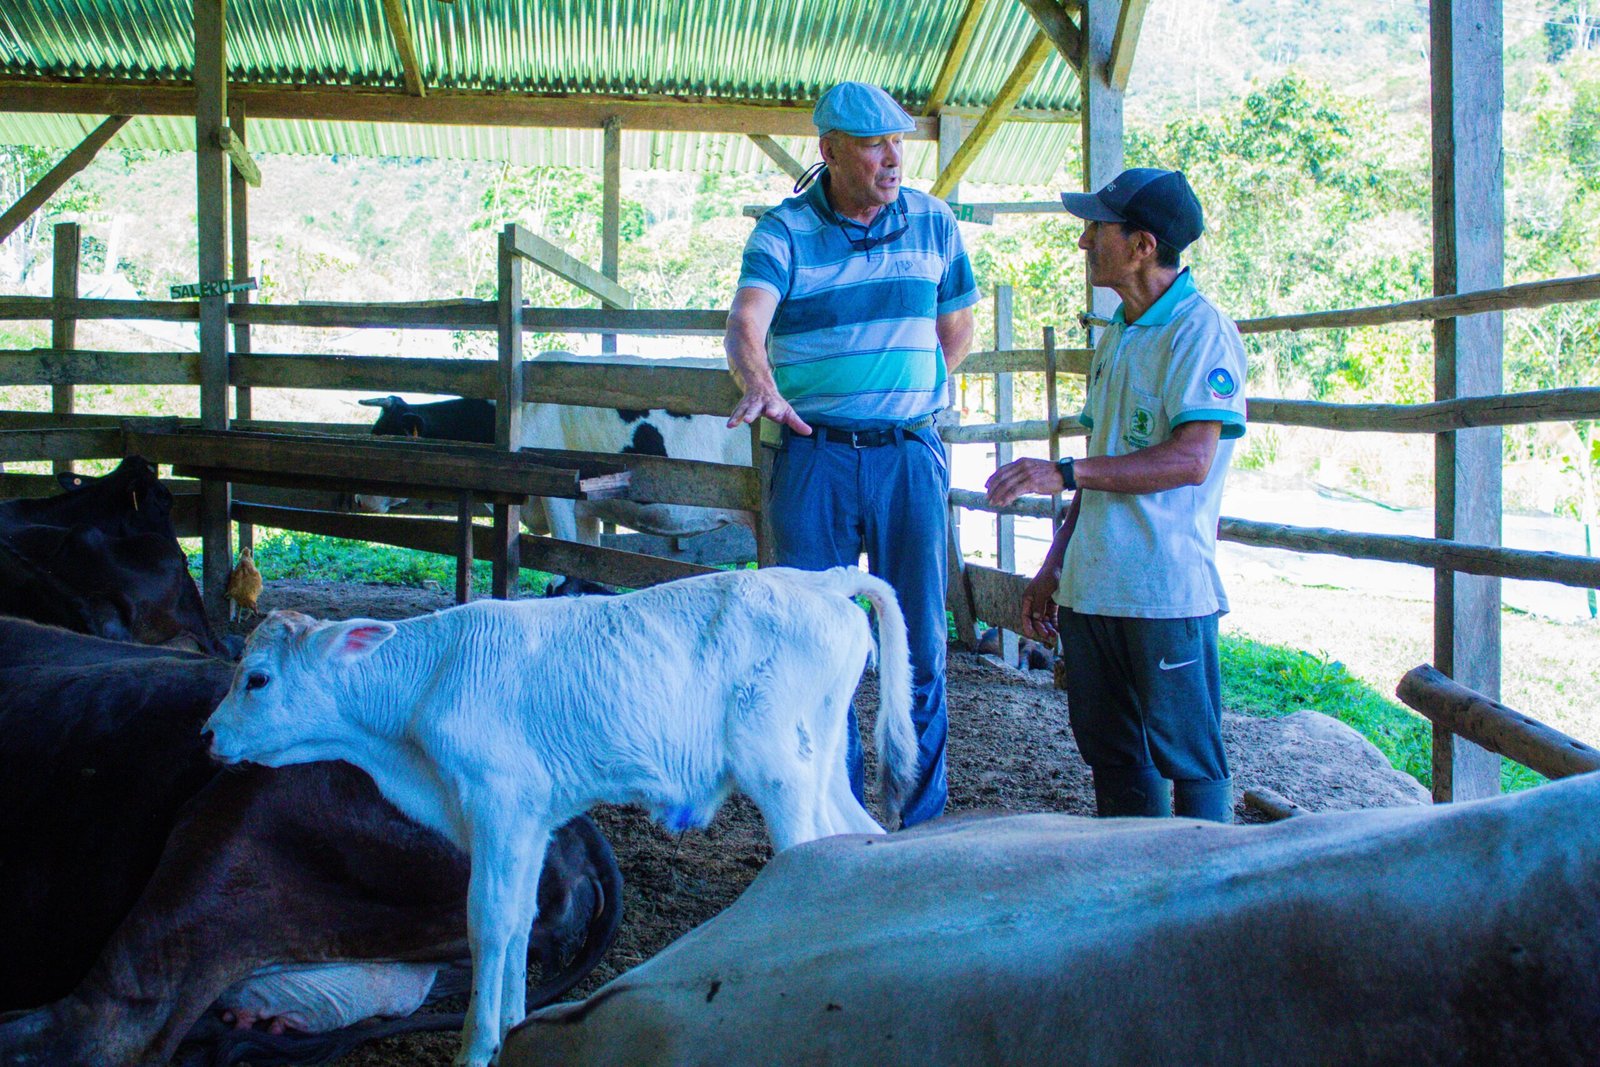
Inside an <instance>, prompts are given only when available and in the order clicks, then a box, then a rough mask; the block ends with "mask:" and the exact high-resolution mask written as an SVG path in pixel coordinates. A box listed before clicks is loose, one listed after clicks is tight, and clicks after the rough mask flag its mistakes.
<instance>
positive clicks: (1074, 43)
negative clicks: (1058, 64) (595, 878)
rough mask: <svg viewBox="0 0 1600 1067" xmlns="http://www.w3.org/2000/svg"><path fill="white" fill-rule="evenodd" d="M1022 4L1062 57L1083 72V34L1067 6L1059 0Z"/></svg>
mask: <svg viewBox="0 0 1600 1067" xmlns="http://www.w3.org/2000/svg"><path fill="white" fill-rule="evenodd" d="M1022 6H1023V7H1025V8H1027V9H1028V14H1030V15H1032V16H1033V21H1035V22H1037V23H1038V24H1039V29H1041V30H1043V31H1044V33H1045V34H1046V35H1047V36H1048V37H1049V38H1050V41H1051V43H1052V44H1054V45H1055V46H1056V51H1057V52H1060V53H1061V58H1062V59H1065V60H1066V61H1067V64H1068V65H1069V66H1071V67H1072V69H1073V70H1075V71H1078V72H1079V73H1080V74H1081V73H1082V71H1083V34H1082V33H1080V32H1079V31H1078V27H1077V26H1076V25H1075V24H1074V23H1073V21H1072V18H1071V16H1070V15H1068V14H1067V10H1066V8H1065V7H1063V6H1062V5H1061V4H1060V2H1059V0H1022Z"/></svg>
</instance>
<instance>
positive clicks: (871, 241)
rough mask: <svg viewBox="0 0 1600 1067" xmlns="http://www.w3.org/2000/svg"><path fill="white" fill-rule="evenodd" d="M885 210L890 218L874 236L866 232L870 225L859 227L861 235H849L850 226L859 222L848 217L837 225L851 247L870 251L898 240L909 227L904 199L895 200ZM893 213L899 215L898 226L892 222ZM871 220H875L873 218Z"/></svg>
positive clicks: (909, 222) (861, 250) (857, 224)
mask: <svg viewBox="0 0 1600 1067" xmlns="http://www.w3.org/2000/svg"><path fill="white" fill-rule="evenodd" d="M885 210H886V211H887V212H888V213H889V216H890V218H889V220H888V221H885V223H884V230H885V232H883V233H880V234H878V235H877V236H876V237H874V236H871V235H870V234H869V233H868V232H867V231H868V230H869V229H870V227H861V229H862V234H861V236H860V237H851V236H850V227H851V226H859V225H860V224H859V223H853V222H851V221H850V220H848V219H840V220H839V226H840V228H841V229H843V230H844V236H845V240H847V241H849V242H850V247H851V248H853V249H855V250H856V251H857V252H870V251H872V250H873V249H874V248H877V247H878V246H879V245H886V244H888V243H889V242H891V241H898V240H900V238H902V237H904V236H905V235H906V231H907V230H909V229H910V228H911V218H910V216H909V215H908V214H907V212H906V206H905V201H903V200H896V201H895V202H894V203H893V204H891V205H889V207H888V208H886V209H885ZM895 215H898V216H899V222H900V224H899V225H898V226H896V225H894V222H893V218H894V216H895ZM873 221H874V222H876V221H877V220H876V219H874V220H873Z"/></svg>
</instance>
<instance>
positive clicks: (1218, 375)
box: [1206, 367, 1239, 400]
mask: <svg viewBox="0 0 1600 1067" xmlns="http://www.w3.org/2000/svg"><path fill="white" fill-rule="evenodd" d="M1206 384H1207V385H1209V386H1210V387H1211V395H1212V396H1214V397H1216V398H1217V399H1218V400H1226V399H1228V397H1230V396H1232V395H1233V394H1234V393H1235V392H1237V391H1238V389H1239V386H1238V384H1237V383H1235V382H1234V380H1233V375H1231V374H1229V373H1228V370H1227V368H1226V367H1218V368H1217V369H1216V370H1214V371H1212V372H1211V373H1210V374H1208V375H1206Z"/></svg>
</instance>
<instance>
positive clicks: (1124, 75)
mask: <svg viewBox="0 0 1600 1067" xmlns="http://www.w3.org/2000/svg"><path fill="white" fill-rule="evenodd" d="M1149 7H1150V0H1122V13H1121V14H1120V15H1118V16H1117V35H1116V37H1114V38H1112V41H1111V63H1110V78H1109V79H1108V80H1109V81H1110V82H1111V88H1113V89H1115V90H1116V91H1117V92H1119V93H1124V92H1127V91H1128V78H1129V76H1130V75H1132V74H1133V53H1134V52H1135V51H1136V50H1137V49H1138V47H1139V31H1140V30H1141V29H1143V28H1144V13H1145V11H1146V10H1148V9H1149Z"/></svg>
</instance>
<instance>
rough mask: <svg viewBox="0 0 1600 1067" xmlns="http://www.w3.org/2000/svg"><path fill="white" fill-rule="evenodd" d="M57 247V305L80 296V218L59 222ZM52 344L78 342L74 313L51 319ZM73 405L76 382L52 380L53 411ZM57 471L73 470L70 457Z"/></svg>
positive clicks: (72, 345)
mask: <svg viewBox="0 0 1600 1067" xmlns="http://www.w3.org/2000/svg"><path fill="white" fill-rule="evenodd" d="M54 238H55V247H54V249H53V250H52V253H51V264H52V269H51V282H50V291H51V295H52V296H53V297H55V300H56V305H57V307H61V306H64V305H65V304H66V303H67V302H68V301H71V300H76V299H77V298H78V263H79V248H80V244H81V234H80V233H79V230H78V224H77V223H76V222H63V223H58V224H57V226H56V228H55V233H54ZM50 344H51V347H53V348H76V347H77V346H78V323H77V320H76V319H74V318H72V317H71V316H70V315H67V314H62V313H58V314H57V315H56V316H55V317H54V318H53V319H51V320H50ZM72 409H73V396H72V384H71V383H70V382H52V383H51V384H50V411H51V413H52V414H55V415H70V414H72ZM52 468H53V470H54V471H55V473H57V474H63V473H66V472H68V471H70V470H72V462H71V461H70V460H56V462H55V463H54V464H53V465H52Z"/></svg>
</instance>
